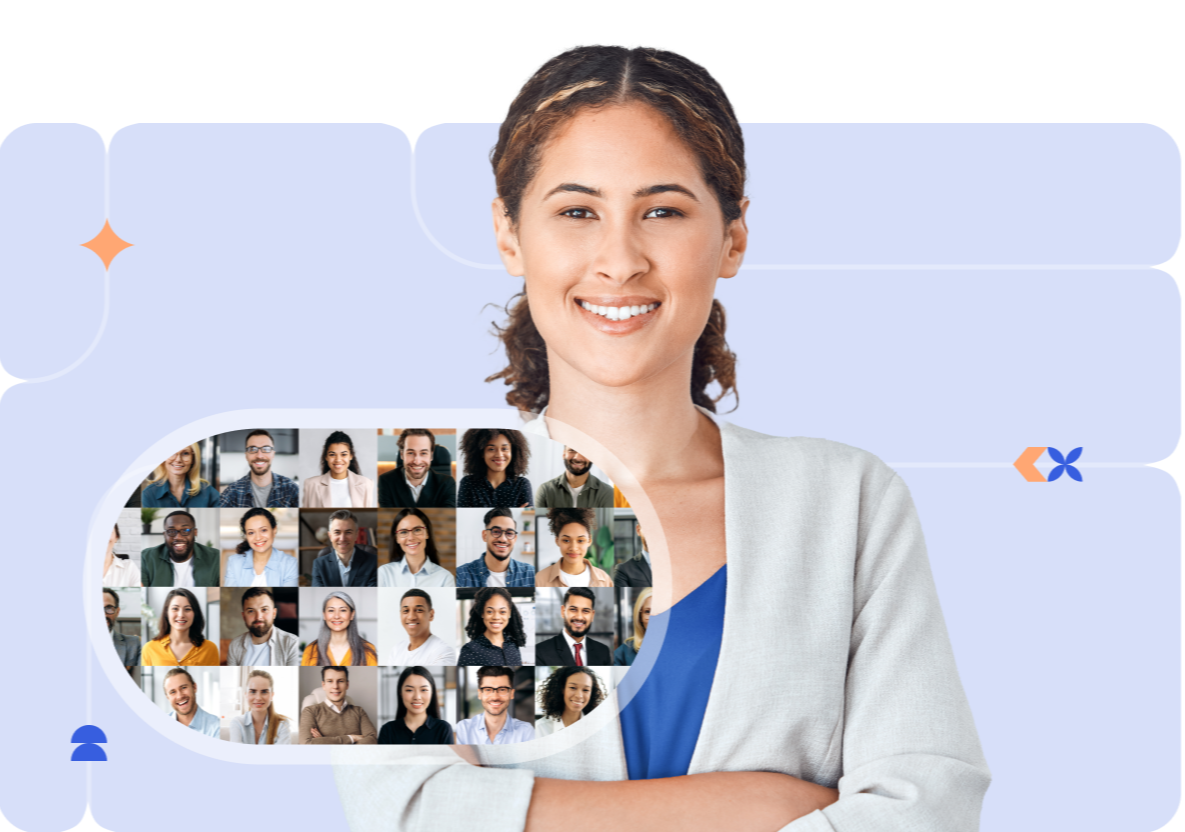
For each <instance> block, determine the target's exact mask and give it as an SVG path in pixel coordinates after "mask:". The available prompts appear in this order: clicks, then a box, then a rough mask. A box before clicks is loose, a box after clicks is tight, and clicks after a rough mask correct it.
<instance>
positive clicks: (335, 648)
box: [300, 590, 379, 667]
mask: <svg viewBox="0 0 1185 832" xmlns="http://www.w3.org/2000/svg"><path fill="white" fill-rule="evenodd" d="M356 610H357V605H356V604H355V603H354V599H353V598H351V597H350V596H349V595H346V593H344V592H340V591H336V590H335V591H333V592H331V593H329V594H328V595H326V596H325V600H324V601H323V602H322V604H321V632H320V634H319V635H318V636H317V640H316V641H311V642H309V646H308V647H306V648H305V651H304V655H303V656H301V658H300V664H301V666H302V667H321V666H323V665H330V666H333V667H342V666H346V665H364V666H366V667H376V666H377V665H378V663H379V654H378V651H377V650H375V648H374V645H373V644H371V643H370V642H369V641H367V640H366V639H364V638H362V635H361V634H360V633H359V632H358V622H357V621H356V620H355V618H356Z"/></svg>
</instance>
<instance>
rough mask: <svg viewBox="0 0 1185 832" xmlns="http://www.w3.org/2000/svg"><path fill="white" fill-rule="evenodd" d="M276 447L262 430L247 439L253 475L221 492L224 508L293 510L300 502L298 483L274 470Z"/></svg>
mask: <svg viewBox="0 0 1185 832" xmlns="http://www.w3.org/2000/svg"><path fill="white" fill-rule="evenodd" d="M275 457H276V446H275V442H274V440H273V439H272V435H271V434H270V433H268V432H267V431H266V430H264V429H263V428H259V429H258V430H253V431H251V433H250V434H248V436H247V467H248V468H250V469H251V473H249V474H247V475H246V476H245V477H242V478H240V479H237V480H235V481H234V482H232V483H231V484H230V485H228V486H227V487H226V490H225V491H223V492H222V497H221V498H220V501H219V505H220V506H221V507H222V508H255V507H256V506H259V507H260V508H294V507H295V506H297V505H298V504H299V502H300V489H299V488H297V486H296V483H294V482H293V481H292V480H290V479H288V477H285V476H283V475H281V474H277V473H275V472H274V471H272V460H273V459H275Z"/></svg>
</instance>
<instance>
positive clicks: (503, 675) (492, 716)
mask: <svg viewBox="0 0 1185 832" xmlns="http://www.w3.org/2000/svg"><path fill="white" fill-rule="evenodd" d="M457 687H458V690H457V701H458V706H459V708H460V713H459V714H458V715H457V729H456V736H457V743H458V744H460V745H512V744H515V743H520V742H528V741H530V740H533V739H535V724H534V723H535V707H534V699H535V674H534V668H530V667H524V668H514V667H505V666H499V665H485V666H481V667H463V668H458V670H457Z"/></svg>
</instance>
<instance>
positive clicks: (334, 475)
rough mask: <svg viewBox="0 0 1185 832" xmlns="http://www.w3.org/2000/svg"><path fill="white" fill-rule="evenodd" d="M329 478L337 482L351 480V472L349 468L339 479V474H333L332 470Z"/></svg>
mask: <svg viewBox="0 0 1185 832" xmlns="http://www.w3.org/2000/svg"><path fill="white" fill-rule="evenodd" d="M329 477H330V479H335V480H348V479H349V478H350V470H349V469H348V468H347V469H346V472H345V473H344V474H342V475H341V476H340V477H339V476H338V475H337V474H335V473H333V470H332V469H330V471H329Z"/></svg>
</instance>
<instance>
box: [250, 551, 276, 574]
mask: <svg viewBox="0 0 1185 832" xmlns="http://www.w3.org/2000/svg"><path fill="white" fill-rule="evenodd" d="M271 557H272V547H271V546H268V547H267V549H266V550H264V551H262V552H259V551H256V552H255V557H254V558H253V560H252V562H253V563H254V564H255V570H256V571H257V572H262V571H263V567H265V566H267V562H268V561H269V560H271Z"/></svg>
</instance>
